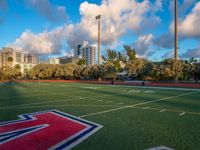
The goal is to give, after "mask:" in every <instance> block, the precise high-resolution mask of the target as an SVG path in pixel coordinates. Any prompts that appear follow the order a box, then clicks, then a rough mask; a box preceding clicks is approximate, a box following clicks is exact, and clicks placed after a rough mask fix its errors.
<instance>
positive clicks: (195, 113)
mask: <svg viewBox="0 0 200 150" xmlns="http://www.w3.org/2000/svg"><path fill="white" fill-rule="evenodd" d="M134 108H138V109H143V107H134ZM148 109H150V110H157V111H159V112H175V113H180V114H182V113H183V114H182V115H184V114H186V113H187V114H192V115H200V113H198V112H192V111H184V112H183V110H176V109H159V108H153V107H149V108H148ZM180 114H179V115H180Z"/></svg>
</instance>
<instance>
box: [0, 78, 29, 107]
mask: <svg viewBox="0 0 200 150" xmlns="http://www.w3.org/2000/svg"><path fill="white" fill-rule="evenodd" d="M15 86H17V87H23V88H28V87H27V86H25V85H24V84H22V83H20V82H16V81H13V80H10V81H6V82H0V95H1V96H0V105H1V107H2V106H5V107H6V106H12V105H16V104H17V105H18V104H22V103H23V102H22V101H21V98H20V95H21V94H20V93H19V92H17V90H16V87H15ZM5 97H6V98H5Z"/></svg>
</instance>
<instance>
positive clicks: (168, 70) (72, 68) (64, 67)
mask: <svg viewBox="0 0 200 150" xmlns="http://www.w3.org/2000/svg"><path fill="white" fill-rule="evenodd" d="M0 78H1V79H11V78H12V79H13V78H14V79H19V78H24V79H63V80H72V79H84V80H97V79H99V78H101V79H103V80H149V81H161V80H165V81H166V80H168V81H170V80H180V81H189V80H193V81H194V80H200V63H199V62H198V61H197V60H196V59H194V58H191V59H189V60H174V59H166V60H163V61H161V62H152V61H149V60H147V59H143V58H137V57H136V51H135V50H134V49H133V48H131V47H130V46H124V50H123V51H122V52H119V51H117V50H111V49H108V50H107V56H106V57H105V56H102V64H101V65H100V66H98V65H92V66H89V67H88V66H85V63H84V60H83V59H81V60H80V61H79V62H78V63H68V64H58V65H53V64H38V65H36V66H34V67H33V68H32V69H31V70H29V71H28V70H25V72H24V74H21V73H20V71H19V68H18V67H16V66H15V67H10V66H7V67H4V68H1V69H0Z"/></svg>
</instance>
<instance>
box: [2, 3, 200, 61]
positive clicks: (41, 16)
mask: <svg viewBox="0 0 200 150" xmlns="http://www.w3.org/2000/svg"><path fill="white" fill-rule="evenodd" d="M173 4H174V0H169V1H166V0H88V1H85V0H73V1H72V0H29V1H26V0H0V35H1V36H0V48H1V47H5V46H10V47H13V48H15V49H21V50H23V51H29V52H33V53H39V54H42V55H51V56H58V55H71V54H72V49H73V47H74V45H75V44H76V43H79V42H81V41H82V40H88V41H89V42H90V43H91V44H96V41H97V32H96V31H97V30H96V26H97V24H96V21H95V19H94V17H95V15H97V14H102V49H101V51H102V53H103V54H104V53H105V50H106V49H107V48H112V49H116V50H122V49H123V45H127V44H128V45H131V46H132V47H134V48H135V49H136V51H137V54H138V56H139V57H145V58H148V59H151V60H161V59H164V58H167V57H168V58H169V57H173V10H174V9H173ZM199 26H200V1H198V0H179V32H180V35H179V37H180V39H179V43H180V44H179V56H180V57H200V31H198V30H199V28H198V27H199Z"/></svg>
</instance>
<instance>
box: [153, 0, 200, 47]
mask: <svg viewBox="0 0 200 150" xmlns="http://www.w3.org/2000/svg"><path fill="white" fill-rule="evenodd" d="M172 2H173V4H174V1H171V4H172ZM195 2H196V0H185V1H183V3H182V5H180V6H179V7H180V11H181V12H182V13H183V12H184V11H186V10H188V9H189V8H190V7H191V6H193V8H192V9H191V11H190V12H189V13H188V14H187V15H186V16H185V17H182V15H179V17H180V18H179V27H178V29H179V41H183V40H185V39H190V38H192V39H196V40H199V39H200V30H199V27H200V2H196V3H195ZM171 7H172V5H171ZM154 44H156V45H157V46H160V47H162V48H172V47H173V46H174V21H172V22H171V24H170V26H169V31H168V33H164V34H162V35H161V36H160V37H158V38H156V39H155V40H154Z"/></svg>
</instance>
